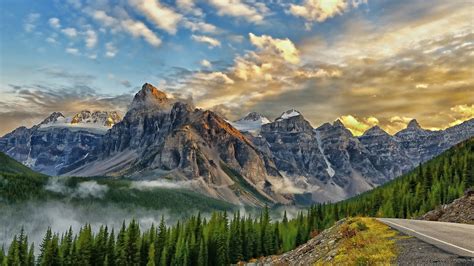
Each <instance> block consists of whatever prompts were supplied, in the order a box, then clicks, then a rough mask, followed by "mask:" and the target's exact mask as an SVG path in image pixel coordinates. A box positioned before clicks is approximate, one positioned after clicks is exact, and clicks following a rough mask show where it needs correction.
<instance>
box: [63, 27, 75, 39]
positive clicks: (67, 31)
mask: <svg viewBox="0 0 474 266" xmlns="http://www.w3.org/2000/svg"><path fill="white" fill-rule="evenodd" d="M61 32H62V33H63V34H64V35H66V36H68V37H69V38H74V37H76V36H77V30H76V29H75V28H64V29H62V30H61Z"/></svg>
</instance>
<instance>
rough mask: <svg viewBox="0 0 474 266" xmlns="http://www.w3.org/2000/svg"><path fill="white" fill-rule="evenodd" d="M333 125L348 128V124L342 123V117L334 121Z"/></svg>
mask: <svg viewBox="0 0 474 266" xmlns="http://www.w3.org/2000/svg"><path fill="white" fill-rule="evenodd" d="M332 125H333V127H337V128H346V126H344V124H343V123H342V121H341V120H340V119H337V120H336V121H334V123H333V124H332Z"/></svg>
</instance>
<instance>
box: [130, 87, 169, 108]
mask: <svg viewBox="0 0 474 266" xmlns="http://www.w3.org/2000/svg"><path fill="white" fill-rule="evenodd" d="M169 106H170V100H169V99H168V97H167V96H166V93H164V92H162V91H160V90H158V89H157V88H156V87H154V86H153V85H151V84H150V83H145V84H143V86H142V89H141V90H140V91H139V92H137V94H135V97H134V98H133V101H132V104H131V105H130V109H142V108H153V109H155V108H159V109H166V108H169Z"/></svg>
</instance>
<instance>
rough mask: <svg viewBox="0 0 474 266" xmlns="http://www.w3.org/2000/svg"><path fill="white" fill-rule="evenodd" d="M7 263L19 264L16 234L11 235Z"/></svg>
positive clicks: (15, 265) (14, 265)
mask: <svg viewBox="0 0 474 266" xmlns="http://www.w3.org/2000/svg"><path fill="white" fill-rule="evenodd" d="M7 265H13V266H19V265H20V247H19V241H18V240H17V237H16V235H15V236H14V237H13V240H12V242H11V244H10V248H9V249H8V255H7Z"/></svg>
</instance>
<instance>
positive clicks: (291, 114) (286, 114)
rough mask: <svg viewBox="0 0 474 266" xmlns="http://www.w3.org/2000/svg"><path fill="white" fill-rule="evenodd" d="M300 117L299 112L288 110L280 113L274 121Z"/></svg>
mask: <svg viewBox="0 0 474 266" xmlns="http://www.w3.org/2000/svg"><path fill="white" fill-rule="evenodd" d="M300 115H301V113H300V112H298V111H296V110H295V109H290V110H288V111H286V112H284V113H282V114H281V115H280V116H279V117H278V118H277V119H275V121H281V120H284V119H288V118H292V117H295V116H300Z"/></svg>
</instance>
